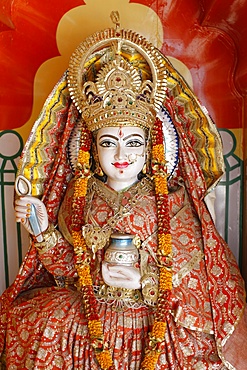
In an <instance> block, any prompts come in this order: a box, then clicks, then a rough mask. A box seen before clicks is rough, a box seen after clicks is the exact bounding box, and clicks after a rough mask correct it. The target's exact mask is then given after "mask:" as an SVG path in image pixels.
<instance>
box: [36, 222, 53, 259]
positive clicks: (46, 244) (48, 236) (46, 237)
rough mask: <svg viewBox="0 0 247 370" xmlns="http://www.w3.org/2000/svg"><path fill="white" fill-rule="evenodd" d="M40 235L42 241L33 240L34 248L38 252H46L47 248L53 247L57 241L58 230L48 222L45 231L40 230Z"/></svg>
mask: <svg viewBox="0 0 247 370" xmlns="http://www.w3.org/2000/svg"><path fill="white" fill-rule="evenodd" d="M42 236H43V241H42V242H37V241H35V242H34V245H35V248H36V249H37V251H38V252H39V254H44V253H46V252H47V251H48V250H49V249H51V248H53V247H55V245H56V244H57V242H58V231H57V230H56V229H55V227H54V225H53V224H50V225H49V226H48V228H47V229H46V231H44V232H42Z"/></svg>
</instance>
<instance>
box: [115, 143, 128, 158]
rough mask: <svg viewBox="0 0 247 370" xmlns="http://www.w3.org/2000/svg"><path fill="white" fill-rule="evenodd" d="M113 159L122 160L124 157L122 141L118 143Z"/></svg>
mask: <svg viewBox="0 0 247 370" xmlns="http://www.w3.org/2000/svg"><path fill="white" fill-rule="evenodd" d="M114 159H115V160H118V161H119V160H123V159H126V153H125V150H124V145H122V143H118V146H117V151H116V154H115V155H114Z"/></svg>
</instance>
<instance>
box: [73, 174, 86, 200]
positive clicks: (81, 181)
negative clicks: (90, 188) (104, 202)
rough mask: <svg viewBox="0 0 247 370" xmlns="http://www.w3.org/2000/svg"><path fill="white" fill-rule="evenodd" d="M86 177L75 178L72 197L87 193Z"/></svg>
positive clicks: (83, 195)
mask: <svg viewBox="0 0 247 370" xmlns="http://www.w3.org/2000/svg"><path fill="white" fill-rule="evenodd" d="M87 182H88V179H87V177H83V178H82V177H80V178H78V179H76V182H75V187H74V198H78V197H85V196H86V194H87Z"/></svg>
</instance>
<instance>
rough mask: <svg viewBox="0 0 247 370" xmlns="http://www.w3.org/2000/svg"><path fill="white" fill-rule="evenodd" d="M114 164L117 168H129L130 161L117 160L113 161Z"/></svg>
mask: <svg viewBox="0 0 247 370" xmlns="http://www.w3.org/2000/svg"><path fill="white" fill-rule="evenodd" d="M113 166H114V167H116V168H127V167H128V166H129V163H128V162H121V163H120V162H115V163H113Z"/></svg>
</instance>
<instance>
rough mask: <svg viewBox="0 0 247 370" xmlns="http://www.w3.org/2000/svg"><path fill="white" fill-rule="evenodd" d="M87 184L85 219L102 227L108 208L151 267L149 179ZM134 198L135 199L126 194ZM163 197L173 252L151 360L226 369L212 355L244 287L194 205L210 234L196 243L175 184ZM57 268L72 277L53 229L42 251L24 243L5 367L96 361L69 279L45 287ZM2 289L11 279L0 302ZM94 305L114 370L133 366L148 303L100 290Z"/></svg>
mask: <svg viewBox="0 0 247 370" xmlns="http://www.w3.org/2000/svg"><path fill="white" fill-rule="evenodd" d="M72 188H73V181H72V182H71V183H70V185H69V186H68V189H67V193H66V196H65V199H64V201H63V203H62V205H61V207H60V213H59V227H60V229H61V230H60V231H62V233H64V235H65V236H66V237H67V239H69V238H70V236H69V225H70V212H69V209H70V204H71V195H72ZM89 193H90V195H89V197H90V199H91V202H90V206H89V207H88V208H87V210H86V212H87V218H88V222H89V223H91V224H94V225H98V226H100V227H104V225H105V224H106V223H107V220H108V219H109V218H111V217H114V215H115V219H116V220H115V225H114V229H113V231H119V232H125V233H131V234H136V235H139V237H140V238H141V240H142V241H143V244H144V245H145V246H144V247H143V253H144V254H145V255H146V256H147V258H148V265H149V268H150V266H151V269H152V271H153V272H155V271H156V260H155V251H156V245H157V241H156V238H157V237H156V221H157V220H156V204H155V197H154V192H153V189H152V184H151V183H150V182H149V181H147V180H142V181H141V182H139V183H137V184H136V185H133V186H132V187H131V188H130V189H127V190H126V191H123V192H121V193H117V192H115V191H113V190H112V189H110V188H108V187H107V186H106V185H104V184H102V183H101V182H100V181H99V180H95V181H94V180H93V181H92V184H91V186H90V188H89ZM135 197H136V199H137V201H136V202H134V203H133V199H134V198H135ZM169 204H170V215H171V233H172V240H173V254H174V275H173V295H172V300H171V302H170V310H169V314H168V316H167V317H166V318H165V320H166V322H167V327H168V330H167V332H166V337H165V346H164V348H163V350H162V353H161V355H160V357H159V361H158V364H157V367H156V368H157V369H173V370H175V369H227V367H226V364H227V363H225V365H224V364H223V362H222V359H223V357H222V353H221V347H220V346H221V343H222V340H223V341H224V338H226V336H227V335H228V334H230V332H231V330H232V328H234V325H235V324H236V323H237V322H238V320H239V319H240V317H241V315H242V313H243V306H244V290H243V285H242V280H241V278H240V275H239V271H238V268H237V265H236V262H235V261H234V259H233V257H232V254H231V252H230V250H229V249H228V247H227V246H226V244H225V243H224V242H223V241H222V240H221V238H220V237H219V235H218V234H217V232H216V230H215V228H214V226H213V223H212V221H211V218H210V215H209V213H208V212H207V210H206V207H205V206H204V208H203V211H202V220H203V222H205V223H206V224H207V229H208V233H210V237H208V238H207V239H206V243H205V238H203V236H202V230H203V226H202V222H201V221H200V220H199V219H198V216H197V213H196V211H195V209H194V207H193V206H192V205H191V202H190V201H189V196H188V195H187V192H186V190H185V187H184V185H183V183H181V185H180V186H179V187H178V188H177V189H176V190H175V191H172V192H171V193H170V196H169ZM121 205H122V206H124V207H125V209H126V207H127V208H128V212H122V214H121V216H119V215H118V211H119V209H120V208H121ZM126 205H127V206H126ZM116 215H117V216H116ZM64 225H67V226H68V227H66V228H64ZM150 235H152V236H151V238H150ZM145 241H147V242H146V243H145ZM207 249H208V250H207ZM215 250H217V253H214V251H215ZM103 254H104V251H103V250H100V251H98V252H97V256H96V259H95V260H94V262H93V263H92V266H91V268H92V271H95V273H94V274H93V276H94V284H95V286H99V285H101V284H102V276H101V270H100V263H101V261H102V259H103ZM30 269H32V273H31V274H30ZM23 276H26V279H23ZM59 276H63V277H64V276H66V277H67V278H76V271H75V268H74V265H73V248H72V247H71V245H70V244H69V242H68V241H66V239H65V238H64V237H62V235H61V237H60V238H59V240H58V244H57V245H56V246H55V247H54V248H52V249H50V250H49V251H47V252H46V253H44V254H41V255H38V254H37V252H36V250H35V247H34V246H33V247H32V248H31V250H30V252H29V256H28V257H27V258H26V263H24V265H23V268H22V271H21V274H20V276H19V279H20V280H21V279H23V281H22V284H23V286H22V290H23V292H22V293H19V294H18V297H17V298H16V299H15V300H14V301H13V302H12V304H11V305H10V307H8V308H7V311H4V312H3V315H4V320H3V316H2V317H1V320H2V321H4V322H5V324H6V334H7V335H6V344H5V347H6V348H5V351H6V366H7V368H8V369H43V368H44V369H88V370H89V369H99V366H98V364H97V361H96V359H95V355H94V352H93V349H92V346H91V345H90V343H89V336H88V330H87V321H86V319H85V316H84V310H83V303H82V296H81V293H80V292H77V291H76V290H75V289H73V286H72V285H71V286H69V287H58V286H55V284H54V277H55V278H56V280H57V281H59ZM219 279H220V283H219ZM222 285H224V288H223V286H222ZM220 290H221V292H219V291H220ZM240 293H242V294H240ZM12 294H13V287H12V288H10V289H9V290H8V291H7V292H5V294H4V296H3V297H2V302H3V305H5V304H6V305H7V301H8V300H11V295H12ZM231 302H234V305H233V304H231ZM95 309H97V310H98V312H99V314H100V318H101V320H102V324H103V329H104V335H105V339H106V341H107V342H109V346H110V349H111V352H112V355H113V359H114V363H115V366H116V369H124V370H127V369H139V368H140V363H141V360H142V359H143V355H144V349H145V344H146V343H147V341H148V332H149V331H150V329H151V327H152V322H153V310H154V309H155V308H154V307H149V306H148V305H147V304H145V301H144V302H143V301H142V302H141V303H140V305H139V306H138V307H131V306H130V307H127V308H126V307H125V308H124V309H122V310H120V311H119V310H117V309H116V306H115V304H114V302H112V301H109V300H107V299H106V300H105V301H104V299H103V300H102V299H101V300H100V301H98V307H97V308H95ZM229 313H230V315H229ZM227 317H229V318H230V319H227ZM232 319H233V320H232ZM230 320H232V321H230ZM220 357H221V358H220ZM230 368H231V367H229V369H230ZM232 369H233V367H232Z"/></svg>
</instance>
